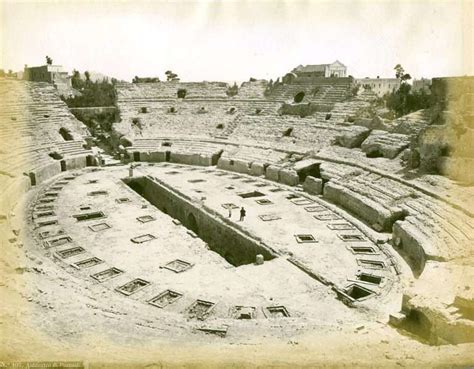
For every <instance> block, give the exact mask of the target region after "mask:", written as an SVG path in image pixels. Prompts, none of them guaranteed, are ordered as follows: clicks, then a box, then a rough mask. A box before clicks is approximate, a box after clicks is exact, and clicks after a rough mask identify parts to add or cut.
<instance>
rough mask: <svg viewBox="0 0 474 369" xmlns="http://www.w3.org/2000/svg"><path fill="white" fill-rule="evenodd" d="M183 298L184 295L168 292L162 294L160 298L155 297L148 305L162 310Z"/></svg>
mask: <svg viewBox="0 0 474 369" xmlns="http://www.w3.org/2000/svg"><path fill="white" fill-rule="evenodd" d="M181 297H183V294H182V293H179V292H176V291H172V290H166V291H163V292H162V293H160V294H159V295H158V296H155V297H153V298H152V299H151V300H149V301H148V303H149V304H151V305H153V306H156V307H159V308H161V309H162V308H164V307H166V306H168V305H171V304H173V303H174V302H176V301H178V300H179V299H180V298H181Z"/></svg>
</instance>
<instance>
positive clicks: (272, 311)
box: [263, 306, 290, 318]
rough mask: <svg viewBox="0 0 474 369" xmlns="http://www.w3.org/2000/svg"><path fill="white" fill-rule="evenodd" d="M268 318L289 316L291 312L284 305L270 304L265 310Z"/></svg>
mask: <svg viewBox="0 0 474 369" xmlns="http://www.w3.org/2000/svg"><path fill="white" fill-rule="evenodd" d="M263 313H264V315H265V317H266V318H288V317H289V316H290V313H289V312H288V310H287V309H286V307H284V306H268V307H266V308H265V309H264V310H263Z"/></svg>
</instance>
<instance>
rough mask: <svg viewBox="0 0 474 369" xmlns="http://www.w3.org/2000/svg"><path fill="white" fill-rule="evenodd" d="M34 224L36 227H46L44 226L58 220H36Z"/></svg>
mask: <svg viewBox="0 0 474 369" xmlns="http://www.w3.org/2000/svg"><path fill="white" fill-rule="evenodd" d="M36 224H37V225H38V227H46V226H50V225H56V224H58V220H57V219H51V220H43V221H41V222H37V223H36Z"/></svg>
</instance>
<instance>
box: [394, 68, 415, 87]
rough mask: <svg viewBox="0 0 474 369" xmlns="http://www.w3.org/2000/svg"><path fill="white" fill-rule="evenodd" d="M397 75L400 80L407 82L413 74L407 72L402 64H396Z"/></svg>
mask: <svg viewBox="0 0 474 369" xmlns="http://www.w3.org/2000/svg"><path fill="white" fill-rule="evenodd" d="M393 69H395V77H396V78H398V79H399V80H400V82H401V83H407V81H409V80H410V79H411V76H410V75H409V74H408V73H405V69H403V67H402V66H401V65H400V64H397V65H396V66H395V68H393Z"/></svg>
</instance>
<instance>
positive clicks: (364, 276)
mask: <svg viewBox="0 0 474 369" xmlns="http://www.w3.org/2000/svg"><path fill="white" fill-rule="evenodd" d="M357 279H358V280H359V281H362V282H366V283H371V284H377V285H379V284H380V283H381V282H382V279H383V277H381V276H379V275H375V274H370V273H364V272H362V273H359V274H358V275H357Z"/></svg>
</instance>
